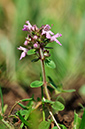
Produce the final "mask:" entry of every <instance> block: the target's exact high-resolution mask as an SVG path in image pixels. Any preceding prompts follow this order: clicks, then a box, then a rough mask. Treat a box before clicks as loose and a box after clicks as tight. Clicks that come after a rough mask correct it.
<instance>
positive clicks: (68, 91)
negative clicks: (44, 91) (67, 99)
mask: <svg viewBox="0 0 85 129" xmlns="http://www.w3.org/2000/svg"><path fill="white" fill-rule="evenodd" d="M75 91H76V90H75V89H71V90H63V89H62V90H61V92H67V93H71V92H75Z"/></svg>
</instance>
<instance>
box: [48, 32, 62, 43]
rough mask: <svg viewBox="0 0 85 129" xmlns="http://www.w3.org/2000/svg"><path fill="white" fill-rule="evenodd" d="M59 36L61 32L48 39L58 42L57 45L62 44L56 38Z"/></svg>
mask: <svg viewBox="0 0 85 129" xmlns="http://www.w3.org/2000/svg"><path fill="white" fill-rule="evenodd" d="M61 36H62V34H59V33H57V34H56V35H53V36H52V37H51V38H50V40H51V42H53V41H55V42H56V43H58V44H59V45H62V44H61V43H60V42H59V41H58V40H57V39H56V38H58V37H61Z"/></svg>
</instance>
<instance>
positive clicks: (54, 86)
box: [48, 76, 58, 90]
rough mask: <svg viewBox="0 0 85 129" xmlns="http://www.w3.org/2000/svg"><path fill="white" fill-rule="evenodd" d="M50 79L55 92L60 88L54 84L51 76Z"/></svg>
mask: <svg viewBox="0 0 85 129" xmlns="http://www.w3.org/2000/svg"><path fill="white" fill-rule="evenodd" d="M48 79H49V83H50V85H51V86H52V87H53V88H54V89H55V90H57V89H58V87H57V85H56V84H55V83H54V81H53V80H52V78H51V77H50V76H48Z"/></svg>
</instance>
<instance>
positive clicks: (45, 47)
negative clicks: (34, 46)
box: [45, 47, 53, 49]
mask: <svg viewBox="0 0 85 129" xmlns="http://www.w3.org/2000/svg"><path fill="white" fill-rule="evenodd" d="M45 48H46V49H53V47H45Z"/></svg>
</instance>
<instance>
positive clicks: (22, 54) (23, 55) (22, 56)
mask: <svg viewBox="0 0 85 129" xmlns="http://www.w3.org/2000/svg"><path fill="white" fill-rule="evenodd" d="M25 56H26V53H25V52H22V53H21V56H20V60H21V59H22V58H24V57H25Z"/></svg>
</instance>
